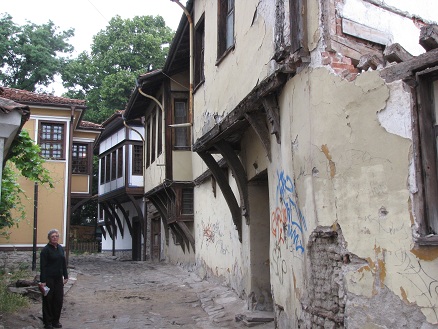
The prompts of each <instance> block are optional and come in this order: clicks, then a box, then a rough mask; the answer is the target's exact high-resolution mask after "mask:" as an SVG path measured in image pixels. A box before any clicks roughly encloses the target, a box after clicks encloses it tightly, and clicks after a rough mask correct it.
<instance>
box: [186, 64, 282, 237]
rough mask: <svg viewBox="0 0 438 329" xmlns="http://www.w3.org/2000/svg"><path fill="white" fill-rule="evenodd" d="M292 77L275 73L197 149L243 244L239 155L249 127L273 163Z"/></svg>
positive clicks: (244, 202) (243, 183)
mask: <svg viewBox="0 0 438 329" xmlns="http://www.w3.org/2000/svg"><path fill="white" fill-rule="evenodd" d="M288 76H289V74H286V73H284V72H282V71H278V72H275V73H273V74H272V75H271V76H269V77H268V78H266V79H265V80H263V81H262V82H261V83H260V84H258V85H257V86H256V87H255V88H253V90H252V91H251V92H250V93H249V94H248V95H247V96H246V97H245V98H244V99H243V100H242V101H241V102H240V103H239V104H238V105H237V106H236V108H235V109H234V110H232V111H231V112H230V113H229V114H228V115H227V116H226V117H225V118H224V119H223V120H222V121H220V122H219V123H217V124H216V125H215V126H214V127H213V128H212V129H210V131H208V132H207V133H206V134H204V135H203V136H202V137H200V138H199V139H198V140H197V141H196V142H195V143H194V145H193V151H194V152H197V153H198V155H199V156H200V157H201V159H202V160H203V161H204V162H205V164H206V165H207V166H208V168H209V170H210V171H211V173H212V175H213V176H214V177H215V179H216V181H217V183H218V185H219V187H220V189H221V191H222V193H223V195H224V198H225V200H226V202H227V204H228V207H229V208H230V211H231V216H232V219H233V223H234V225H235V226H236V228H237V231H238V235H239V240H240V241H242V216H244V217H245V218H246V221H247V224H248V223H249V207H248V186H247V185H248V179H247V174H246V172H245V169H244V167H243V164H242V163H241V161H240V159H239V157H238V152H239V151H240V141H241V139H242V136H243V135H244V134H245V132H246V131H247V129H248V128H249V127H252V128H253V129H254V131H255V132H256V134H257V136H258V138H259V140H260V142H261V144H262V146H263V148H264V150H265V152H266V156H267V157H268V159H269V161H271V144H270V135H271V134H274V135H275V136H276V139H277V142H278V143H280V111H279V106H278V102H277V94H278V92H279V90H281V89H282V87H283V86H284V84H285V83H286V81H287V79H288ZM217 153H220V154H221V155H222V157H223V159H224V160H225V161H226V163H227V165H228V167H229V168H230V169H231V170H232V172H233V175H234V177H235V179H236V182H237V187H238V190H239V194H240V205H239V203H238V202H237V198H236V197H235V195H234V193H233V191H232V189H231V187H230V184H229V182H228V177H226V176H225V174H224V172H223V170H222V169H221V165H220V164H219V163H218V162H216V160H215V159H214V157H213V155H212V154H217Z"/></svg>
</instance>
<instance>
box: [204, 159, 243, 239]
mask: <svg viewBox="0 0 438 329" xmlns="http://www.w3.org/2000/svg"><path fill="white" fill-rule="evenodd" d="M198 155H199V156H200V157H201V159H202V160H203V161H204V162H205V164H206V165H207V167H208V168H209V169H210V170H211V173H212V174H213V176H214V178H215V179H216V182H217V184H218V185H219V187H220V189H221V191H222V194H223V196H224V198H225V201H226V202H227V204H228V208H229V209H230V211H231V217H232V219H233V223H234V225H235V226H236V229H237V232H238V234H239V241H240V242H242V215H241V211H240V207H239V204H238V203H237V200H236V197H235V196H234V193H233V190H232V189H231V187H230V184H229V183H228V177H225V174H224V173H223V171H222V169H221V168H220V167H219V165H218V163H217V162H216V160H215V159H214V158H213V156H212V155H211V154H210V153H208V152H199V153H198Z"/></svg>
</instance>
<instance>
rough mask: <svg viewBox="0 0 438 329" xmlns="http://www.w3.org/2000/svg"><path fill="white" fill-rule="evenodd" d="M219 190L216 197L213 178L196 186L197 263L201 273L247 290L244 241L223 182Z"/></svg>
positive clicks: (202, 275)
mask: <svg viewBox="0 0 438 329" xmlns="http://www.w3.org/2000/svg"><path fill="white" fill-rule="evenodd" d="M216 191H217V193H216V197H215V196H214V195H213V191H212V184H211V181H210V180H206V181H205V182H204V183H203V184H201V185H199V186H196V187H195V190H194V192H195V200H196V202H195V209H194V210H195V241H196V265H197V266H198V272H199V274H200V276H201V277H207V276H211V275H214V276H216V277H220V278H221V279H223V280H225V281H226V282H227V283H229V284H230V286H231V287H232V288H234V289H235V290H236V291H237V292H242V291H244V290H245V285H244V281H243V276H244V273H243V271H245V267H244V266H243V264H244V260H243V259H242V248H243V245H242V244H241V243H240V242H239V238H238V233H237V230H236V229H235V227H234V224H233V220H232V219H231V214H230V210H229V208H228V206H227V204H226V202H225V199H224V198H223V195H222V193H220V189H219V186H217V188H216ZM205 205H208V207H205ZM243 240H247V239H246V238H243Z"/></svg>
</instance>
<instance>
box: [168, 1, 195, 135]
mask: <svg viewBox="0 0 438 329" xmlns="http://www.w3.org/2000/svg"><path fill="white" fill-rule="evenodd" d="M170 1H172V2H175V3H176V4H177V5H178V6H180V7H181V8H182V10H183V11H184V14H185V15H186V17H187V20H188V21H189V25H190V47H189V48H190V49H189V50H190V63H189V64H190V66H189V71H190V88H189V123H191V124H193V20H192V16H191V15H190V13H189V11H188V10H187V8H186V7H184V5H183V4H182V3H181V2H179V0H170ZM192 139H193V132H192ZM192 144H193V143H192Z"/></svg>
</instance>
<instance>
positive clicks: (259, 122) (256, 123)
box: [245, 111, 272, 162]
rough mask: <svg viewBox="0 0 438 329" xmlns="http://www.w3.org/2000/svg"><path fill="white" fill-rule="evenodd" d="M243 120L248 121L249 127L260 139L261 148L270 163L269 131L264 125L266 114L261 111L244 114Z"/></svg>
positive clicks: (265, 124)
mask: <svg viewBox="0 0 438 329" xmlns="http://www.w3.org/2000/svg"><path fill="white" fill-rule="evenodd" d="M245 118H246V120H248V122H249V124H250V125H251V127H252V128H253V129H254V131H255V133H256V134H257V136H258V137H259V139H260V142H261V143H262V146H263V148H264V149H265V152H266V156H267V157H268V159H269V162H271V160H272V159H271V139H270V138H269V136H270V134H269V130H268V126H267V123H266V114H265V113H262V112H261V111H256V112H250V113H245Z"/></svg>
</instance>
